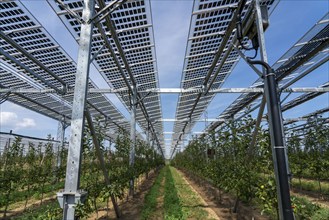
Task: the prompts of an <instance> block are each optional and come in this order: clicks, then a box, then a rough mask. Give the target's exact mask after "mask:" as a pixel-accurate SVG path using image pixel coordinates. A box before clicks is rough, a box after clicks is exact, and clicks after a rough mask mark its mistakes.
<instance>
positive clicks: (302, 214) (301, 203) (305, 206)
mask: <svg viewBox="0 0 329 220" xmlns="http://www.w3.org/2000/svg"><path fill="white" fill-rule="evenodd" d="M291 203H292V207H293V208H294V213H295V217H296V219H297V220H299V219H300V220H301V219H311V217H312V216H313V214H314V213H316V211H318V210H319V209H320V207H319V206H318V205H315V204H313V203H311V202H309V201H308V200H306V199H304V198H300V197H294V196H292V197H291Z"/></svg>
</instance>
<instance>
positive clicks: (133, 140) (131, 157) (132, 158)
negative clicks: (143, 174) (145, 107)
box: [129, 86, 137, 196]
mask: <svg viewBox="0 0 329 220" xmlns="http://www.w3.org/2000/svg"><path fill="white" fill-rule="evenodd" d="M136 104H137V88H136V86H134V87H133V94H132V99H131V110H130V140H131V147H130V155H129V167H130V168H131V171H132V172H133V175H135V172H134V163H135V145H136V107H137V106H136ZM129 195H130V196H134V177H133V176H132V177H131V179H130V181H129Z"/></svg>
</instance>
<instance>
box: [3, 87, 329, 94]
mask: <svg viewBox="0 0 329 220" xmlns="http://www.w3.org/2000/svg"><path fill="white" fill-rule="evenodd" d="M8 92H10V93H55V92H56V91H55V90H54V89H17V88H5V89H0V93H8ZM126 92H128V89H127V88H123V89H112V88H108V89H89V90H88V93H104V94H105V93H126ZM138 92H139V93H148V92H150V93H164V94H182V93H203V92H204V89H202V88H192V89H182V88H159V89H158V88H155V89H146V90H138ZM263 92H264V89H263V88H220V89H212V90H209V92H208V93H263ZM281 92H283V93H291V92H293V93H305V92H319V93H324V92H329V87H322V88H321V87H305V88H286V89H283V90H281ZM67 93H73V90H68V91H67Z"/></svg>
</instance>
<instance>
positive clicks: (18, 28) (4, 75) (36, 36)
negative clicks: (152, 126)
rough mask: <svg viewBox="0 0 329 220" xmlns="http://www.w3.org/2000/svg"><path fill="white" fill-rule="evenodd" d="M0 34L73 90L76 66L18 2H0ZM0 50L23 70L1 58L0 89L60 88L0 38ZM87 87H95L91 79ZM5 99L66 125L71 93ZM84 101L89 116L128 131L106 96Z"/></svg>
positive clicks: (44, 72)
mask: <svg viewBox="0 0 329 220" xmlns="http://www.w3.org/2000/svg"><path fill="white" fill-rule="evenodd" d="M0 31H1V32H2V33H3V34H5V35H6V36H8V37H10V38H11V39H12V40H13V41H15V42H16V43H17V44H18V45H19V46H20V47H22V48H24V50H26V51H27V52H28V53H29V54H31V55H32V56H33V57H34V58H36V59H37V60H38V61H40V62H42V64H43V65H45V66H46V67H47V68H48V69H49V71H51V72H53V73H54V74H55V75H56V76H58V77H60V78H61V79H63V80H64V81H65V83H67V85H68V86H69V87H71V88H73V87H74V82H75V72H76V63H75V62H74V61H73V60H72V59H71V58H70V57H69V56H68V54H67V53H66V52H65V51H64V50H63V49H62V48H61V47H60V46H59V45H58V43H57V42H56V41H55V40H54V39H53V38H52V37H51V36H50V35H49V34H48V33H47V31H46V30H45V29H44V28H43V27H42V26H41V24H40V23H39V22H38V21H37V20H36V19H35V18H34V17H33V16H32V15H31V14H30V12H29V11H28V10H27V9H26V8H25V7H24V6H23V5H22V4H21V3H20V2H18V1H15V2H14V1H11V2H0ZM0 48H1V51H0V52H3V53H7V54H9V55H10V56H11V57H12V58H14V59H15V60H17V62H19V63H20V64H22V65H23V66H24V67H25V68H22V65H19V64H17V63H14V62H13V61H12V60H9V59H7V58H5V57H4V56H2V57H1V63H0V64H1V65H0V78H1V82H0V87H1V88H13V89H47V88H50V87H49V85H54V86H55V87H56V88H58V89H60V88H61V87H62V86H63V85H62V84H61V83H60V82H59V81H58V80H56V79H55V78H54V77H52V76H51V75H50V74H49V73H48V72H46V71H44V70H43V69H41V68H40V66H38V65H37V64H36V63H34V62H33V61H31V60H30V59H29V58H28V57H26V56H25V55H24V54H22V53H21V52H20V51H18V50H17V49H16V48H14V47H13V46H12V45H11V44H9V43H8V42H6V41H5V40H3V39H1V38H0ZM0 56H1V53H0ZM26 69H28V70H31V71H32V72H34V73H37V74H38V75H39V76H41V77H43V78H44V79H45V81H43V80H40V79H39V78H36V77H35V76H34V75H32V74H31V73H30V72H27V71H26ZM45 82H47V83H45ZM89 88H94V89H95V88H97V87H96V85H95V84H94V83H93V82H92V81H91V80H90V82H89ZM8 100H9V101H11V102H13V103H16V104H18V105H21V106H23V107H26V108H28V109H30V110H32V111H35V112H38V113H41V114H43V115H46V116H48V117H50V118H53V119H55V120H60V121H62V120H63V118H65V122H66V123H69V122H70V118H71V111H72V100H73V94H72V93H68V94H65V95H59V94H56V93H52V94H49V93H47V94H46V93H27V94H10V95H9V96H8ZM87 100H88V103H89V106H90V108H89V109H90V113H91V114H92V116H93V117H95V118H96V117H100V118H103V119H104V116H106V118H107V119H110V120H113V121H116V122H117V124H118V125H119V126H120V127H122V128H123V129H129V126H130V124H129V123H128V122H127V120H126V119H125V117H124V116H123V115H122V113H121V112H120V111H119V110H118V109H117V108H116V107H115V106H114V105H113V104H112V103H111V102H110V101H109V100H108V98H107V97H105V96H103V95H102V94H97V93H92V94H88V98H87ZM119 126H117V125H114V124H113V123H110V129H112V130H114V131H118V129H119V128H118V127H119ZM112 133H113V132H112ZM114 133H115V132H114Z"/></svg>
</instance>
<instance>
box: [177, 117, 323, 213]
mask: <svg viewBox="0 0 329 220" xmlns="http://www.w3.org/2000/svg"><path fill="white" fill-rule="evenodd" d="M254 124H255V121H254V120H252V119H251V117H250V116H248V117H246V118H245V119H243V120H240V121H235V122H230V123H227V124H225V126H222V127H220V128H219V129H218V130H217V131H216V132H212V133H210V134H208V135H206V136H203V137H201V138H198V139H193V140H192V141H191V142H190V143H189V145H188V146H187V148H186V149H185V150H184V152H180V153H177V154H176V155H175V158H174V159H173V160H172V161H171V164H172V165H174V166H177V167H180V168H183V169H187V170H189V171H190V172H192V173H195V175H198V176H200V177H202V178H205V179H207V180H208V181H210V182H212V183H213V184H214V185H216V186H218V187H219V188H220V189H223V190H226V191H228V192H230V193H231V194H233V195H235V196H236V198H237V200H243V201H245V202H248V203H250V202H251V201H255V202H257V203H258V204H259V205H258V206H259V207H260V208H261V209H262V211H263V212H265V213H270V214H272V215H276V213H277V199H276V195H277V194H276V184H275V181H274V178H273V177H274V167H273V163H272V161H273V159H272V149H271V146H270V138H269V133H268V131H267V130H266V129H263V128H259V131H258V136H257V142H256V145H255V146H254V147H253V146H251V145H250V143H251V139H252V134H253V128H254ZM287 137H288V139H287V148H288V155H289V165H290V169H291V171H292V174H293V176H294V177H297V178H298V179H299V180H300V182H303V181H301V178H305V177H307V178H311V179H314V180H315V181H312V187H307V189H311V190H312V191H314V190H315V189H317V190H315V191H319V192H320V193H321V194H322V195H325V194H326V193H327V191H326V184H324V183H322V182H321V180H323V179H327V180H328V179H329V126H327V125H324V124H323V123H321V120H311V121H310V122H309V124H308V129H305V130H304V135H300V134H297V133H291V134H289V135H288V136H287ZM209 149H211V150H212V151H215V155H208V152H211V151H209ZM316 181H317V182H316ZM304 182H305V181H304ZM304 182H303V184H304ZM293 183H295V181H293ZM305 184H306V183H305ZM308 184H311V183H308ZM305 188H306V187H305Z"/></svg>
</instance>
